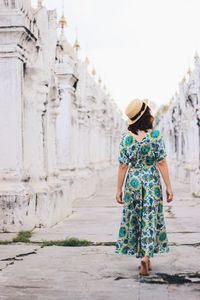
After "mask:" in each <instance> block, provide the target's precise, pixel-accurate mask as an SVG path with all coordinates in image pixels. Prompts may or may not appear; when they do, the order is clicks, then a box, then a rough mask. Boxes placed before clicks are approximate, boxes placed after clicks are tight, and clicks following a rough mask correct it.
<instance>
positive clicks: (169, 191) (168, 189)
mask: <svg viewBox="0 0 200 300" xmlns="http://www.w3.org/2000/svg"><path fill="white" fill-rule="evenodd" d="M166 195H167V202H171V201H172V200H173V197H174V195H173V192H172V189H171V188H168V187H167V188H166Z"/></svg>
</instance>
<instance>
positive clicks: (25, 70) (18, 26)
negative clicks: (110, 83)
mask: <svg viewBox="0 0 200 300" xmlns="http://www.w3.org/2000/svg"><path fill="white" fill-rule="evenodd" d="M57 23H58V22H57V16H56V11H55V10H51V11H48V10H47V9H46V8H45V7H43V6H42V1H38V7H37V9H33V8H32V7H31V0H0V145H1V146H0V231H18V230H26V229H32V228H34V227H41V226H45V227H46V226H51V225H53V224H55V223H57V222H59V221H61V220H62V219H64V218H65V217H66V216H68V215H70V214H71V212H72V203H73V201H74V200H75V199H77V198H83V199H84V198H86V197H90V196H91V195H93V194H94V193H95V190H96V186H97V185H98V184H99V180H100V179H101V178H102V176H103V177H106V176H110V175H111V174H112V172H113V170H114V171H116V168H114V166H115V165H116V164H117V154H118V144H119V139H120V137H121V132H122V130H123V128H124V126H125V121H124V119H123V116H122V112H121V111H120V110H119V108H118V107H117V106H116V103H115V101H114V100H113V99H111V98H110V96H109V95H108V94H107V93H106V91H105V89H103V88H102V86H101V80H96V77H95V70H93V72H92V74H90V72H89V71H88V59H87V58H86V61H84V62H83V61H81V60H80V59H79V58H78V50H79V47H80V45H79V43H78V41H76V42H75V44H74V46H72V45H71V44H70V43H69V42H68V40H67V38H66V36H65V34H64V26H65V23H66V21H65V18H64V16H62V18H61V20H60V22H59V24H57ZM58 25H60V27H61V29H62V30H61V34H60V35H59V36H58V34H57V27H58Z"/></svg>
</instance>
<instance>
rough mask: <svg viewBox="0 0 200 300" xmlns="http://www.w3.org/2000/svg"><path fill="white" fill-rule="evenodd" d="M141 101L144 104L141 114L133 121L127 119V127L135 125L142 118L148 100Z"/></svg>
mask: <svg viewBox="0 0 200 300" xmlns="http://www.w3.org/2000/svg"><path fill="white" fill-rule="evenodd" d="M142 101H143V102H144V103H145V108H144V110H143V111H142V112H141V114H140V115H139V116H138V117H137V118H136V119H135V120H131V119H128V124H129V125H131V124H134V123H136V122H137V121H138V120H139V119H140V118H141V117H142V115H143V114H144V112H145V110H146V108H147V106H148V104H149V100H148V99H144V100H142Z"/></svg>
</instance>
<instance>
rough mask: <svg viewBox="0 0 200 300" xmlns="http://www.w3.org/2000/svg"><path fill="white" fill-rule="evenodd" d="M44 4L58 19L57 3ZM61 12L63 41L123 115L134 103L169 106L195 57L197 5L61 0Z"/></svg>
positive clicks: (199, 37) (162, 0)
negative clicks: (75, 45) (77, 51)
mask: <svg viewBox="0 0 200 300" xmlns="http://www.w3.org/2000/svg"><path fill="white" fill-rule="evenodd" d="M32 3H33V6H34V5H35V4H36V3H37V0H32ZM43 3H44V6H46V7H47V8H48V9H57V13H58V18H59V17H60V15H61V13H62V0H44V1H43ZM64 12H65V17H66V20H67V22H68V26H67V28H66V29H65V34H66V37H67V38H68V39H69V41H70V42H71V43H74V41H75V39H76V36H78V39H79V42H80V45H81V50H80V59H85V56H86V55H87V56H88V57H89V60H90V68H91V69H92V68H93V67H94V68H95V70H96V72H97V79H98V77H99V76H100V77H101V79H102V81H103V84H105V85H106V87H107V92H109V93H110V94H111V96H112V97H113V98H114V100H115V101H116V103H117V104H118V106H119V107H120V109H121V110H122V112H124V110H125V108H126V106H127V105H128V103H129V102H130V101H131V100H132V99H134V98H140V99H144V98H148V99H149V100H150V101H153V102H154V103H155V104H156V106H157V107H159V106H160V105H162V104H168V103H169V101H170V99H171V97H172V96H173V95H174V94H175V92H176V91H178V84H179V82H180V81H181V80H182V78H183V77H184V76H186V77H187V70H188V68H189V67H190V68H191V70H192V69H193V64H194V53H195V51H198V53H199V54H200V34H199V31H200V17H199V12H200V1H199V0H151V1H150V0H64Z"/></svg>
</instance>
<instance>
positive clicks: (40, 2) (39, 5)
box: [37, 0, 44, 8]
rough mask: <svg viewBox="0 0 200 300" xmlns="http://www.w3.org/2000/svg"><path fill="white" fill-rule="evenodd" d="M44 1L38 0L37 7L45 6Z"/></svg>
mask: <svg viewBox="0 0 200 300" xmlns="http://www.w3.org/2000/svg"><path fill="white" fill-rule="evenodd" d="M43 1H44V0H38V2H37V7H38V8H41V7H43V5H42V4H43Z"/></svg>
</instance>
